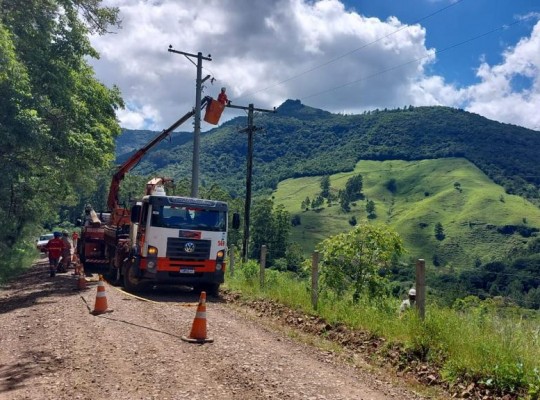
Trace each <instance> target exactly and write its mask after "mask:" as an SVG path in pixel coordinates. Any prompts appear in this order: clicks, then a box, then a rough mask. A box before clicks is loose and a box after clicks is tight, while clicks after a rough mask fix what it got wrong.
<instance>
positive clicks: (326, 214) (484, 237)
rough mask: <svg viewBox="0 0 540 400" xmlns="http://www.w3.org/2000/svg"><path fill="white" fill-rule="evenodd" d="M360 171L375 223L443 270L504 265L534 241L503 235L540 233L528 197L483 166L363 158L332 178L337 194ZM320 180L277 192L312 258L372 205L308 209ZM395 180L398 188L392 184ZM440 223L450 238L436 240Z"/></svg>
mask: <svg viewBox="0 0 540 400" xmlns="http://www.w3.org/2000/svg"><path fill="white" fill-rule="evenodd" d="M356 174H361V175H362V176H363V181H364V190H363V192H364V194H365V195H366V200H373V201H374V202H375V207H376V208H375V213H376V215H377V218H375V219H373V220H372V221H373V222H374V223H384V224H389V225H390V226H392V227H394V228H395V229H396V230H397V231H398V232H399V233H400V234H401V235H402V237H403V239H404V242H405V246H406V248H407V249H408V251H409V253H408V255H409V256H410V257H412V258H424V259H426V262H427V263H429V264H432V263H433V260H434V259H435V260H438V261H436V262H438V263H440V265H445V266H455V267H457V268H460V267H470V266H473V265H474V264H475V262H477V260H478V261H480V262H482V263H484V262H488V261H493V260H499V259H502V258H504V257H505V256H506V255H509V254H513V255H515V254H519V252H520V250H521V249H522V248H523V247H524V246H525V245H526V244H527V242H528V240H529V239H527V238H525V237H523V236H521V235H520V234H518V233H514V234H503V233H500V229H498V228H501V227H503V226H505V225H515V226H519V225H524V226H527V227H536V228H540V209H538V207H536V206H535V205H533V204H531V203H529V202H528V201H526V200H524V199H523V198H522V197H519V196H514V195H508V194H506V193H505V190H504V189H503V188H502V187H501V186H499V185H496V184H494V183H493V182H492V181H491V180H490V179H489V178H488V177H487V176H486V175H485V174H484V173H482V172H481V171H480V170H479V169H478V168H477V167H476V166H474V165H473V164H472V163H470V162H469V161H467V160H466V159H463V158H447V159H437V160H420V161H399V160H392V161H382V162H381V161H360V162H359V163H357V165H356V167H355V169H354V171H351V172H346V173H338V174H335V175H331V176H330V184H331V189H332V190H333V191H336V192H337V191H338V190H339V189H344V188H345V183H346V181H347V179H349V178H350V177H352V176H354V175H356ZM320 179H321V177H320V176H317V177H302V178H296V179H287V180H285V181H282V182H280V183H279V185H278V187H277V190H276V191H275V192H274V198H275V202H276V203H278V204H283V205H284V206H285V208H286V209H287V210H288V211H289V212H290V213H291V215H296V214H297V215H300V217H301V225H299V226H297V227H293V230H292V238H293V240H294V241H296V242H298V243H299V244H300V245H301V246H302V247H303V249H304V250H305V252H306V253H309V252H311V251H313V249H314V248H315V245H316V243H318V242H319V241H320V240H322V239H324V238H325V237H328V236H330V235H333V234H336V233H338V232H342V231H344V230H348V229H351V225H350V224H349V222H348V221H349V219H350V218H351V216H353V215H354V216H355V217H356V219H357V220H360V219H364V218H367V213H366V211H365V205H366V200H362V201H358V202H356V203H355V205H352V207H351V212H350V213H344V212H343V211H341V210H340V207H339V205H338V204H335V205H332V206H330V207H328V206H327V205H326V204H325V205H324V207H323V208H322V209H320V210H315V211H314V210H310V211H303V210H301V208H300V207H301V203H302V201H303V200H304V199H305V198H306V197H309V198H310V199H313V198H314V197H316V196H317V195H318V194H319V193H320V190H321V189H320ZM391 179H394V180H395V187H396V189H395V191H394V192H393V193H392V192H391V191H390V190H389V189H388V188H387V186H388V185H387V184H388V182H389V181H390V180H391ZM437 223H441V224H442V226H443V228H444V232H445V239H444V240H442V241H440V240H437V239H436V238H435V234H434V227H435V224H437Z"/></svg>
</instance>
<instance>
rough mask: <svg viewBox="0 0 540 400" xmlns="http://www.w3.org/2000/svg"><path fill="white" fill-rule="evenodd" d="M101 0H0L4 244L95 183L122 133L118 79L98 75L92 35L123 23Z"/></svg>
mask: <svg viewBox="0 0 540 400" xmlns="http://www.w3.org/2000/svg"><path fill="white" fill-rule="evenodd" d="M100 3H101V0H3V1H1V2H0V110H1V112H0V173H1V175H2V180H0V224H2V227H3V229H2V233H1V234H0V236H1V237H0V243H2V244H3V245H4V246H6V248H5V249H4V250H5V251H9V249H11V248H13V247H14V246H17V244H18V243H20V242H21V241H23V239H24V238H26V237H29V236H30V235H32V234H34V233H35V232H36V230H37V229H39V228H38V227H39V226H41V225H42V224H43V223H46V222H54V220H55V218H56V214H57V212H58V210H59V209H60V207H61V206H65V205H74V204H76V203H77V202H78V201H79V199H80V197H81V195H82V194H84V193H90V192H91V191H92V190H94V189H95V188H96V186H97V184H98V182H96V178H95V177H96V175H97V174H98V173H99V172H100V171H102V170H103V169H105V168H108V166H109V164H110V162H111V161H112V160H113V159H114V140H115V137H116V136H117V135H118V134H119V133H120V127H119V125H118V121H117V119H116V114H115V111H116V109H118V107H122V106H123V102H122V99H121V96H120V92H119V90H118V89H117V88H116V87H113V88H107V87H106V86H104V85H103V84H102V83H100V82H99V81H98V80H97V79H96V77H95V75H94V71H93V70H92V68H91V66H90V65H89V64H88V62H87V58H88V57H97V53H96V51H95V50H94V49H93V48H92V47H91V45H90V42H89V39H88V34H89V33H90V32H97V33H99V34H102V33H105V32H106V29H107V27H108V26H110V24H117V23H118V10H117V9H115V8H108V7H101V5H100Z"/></svg>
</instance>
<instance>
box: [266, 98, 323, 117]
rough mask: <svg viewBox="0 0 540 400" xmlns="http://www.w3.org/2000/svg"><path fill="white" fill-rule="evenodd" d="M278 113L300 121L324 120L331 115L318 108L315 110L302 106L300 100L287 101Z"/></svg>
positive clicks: (279, 108)
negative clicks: (314, 118) (308, 119)
mask: <svg viewBox="0 0 540 400" xmlns="http://www.w3.org/2000/svg"><path fill="white" fill-rule="evenodd" d="M276 112H277V114H278V115H281V116H291V117H296V118H300V119H307V118H313V117H316V118H323V117H328V116H330V115H331V113H330V112H328V111H323V110H320V109H318V108H313V107H309V106H306V105H304V104H302V102H301V101H300V100H291V99H289V100H286V101H285V102H284V103H283V104H282V105H280V106H279V107H278V108H277V109H276Z"/></svg>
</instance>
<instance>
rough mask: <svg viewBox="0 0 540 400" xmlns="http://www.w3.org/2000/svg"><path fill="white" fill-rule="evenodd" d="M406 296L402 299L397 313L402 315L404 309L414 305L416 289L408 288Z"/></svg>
mask: <svg viewBox="0 0 540 400" xmlns="http://www.w3.org/2000/svg"><path fill="white" fill-rule="evenodd" d="M408 295H409V296H408V298H407V299H405V300H403V302H402V303H401V306H400V307H399V314H400V315H403V313H404V312H405V311H407V310H408V309H409V308H412V307H414V306H415V305H416V289H414V288H412V289H410V290H409V293H408Z"/></svg>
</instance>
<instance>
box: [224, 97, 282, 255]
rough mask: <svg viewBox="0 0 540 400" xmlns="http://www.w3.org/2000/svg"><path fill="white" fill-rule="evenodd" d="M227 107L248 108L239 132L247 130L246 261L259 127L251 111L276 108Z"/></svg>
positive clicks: (229, 105) (243, 243)
mask: <svg viewBox="0 0 540 400" xmlns="http://www.w3.org/2000/svg"><path fill="white" fill-rule="evenodd" d="M227 107H230V108H237V109H239V110H248V126H247V128H246V129H242V130H241V131H240V132H247V134H248V153H247V168H246V169H247V171H246V204H245V209H244V214H245V215H244V238H243V240H242V261H244V262H246V261H247V254H248V243H249V214H250V212H251V176H252V174H253V133H254V132H255V131H257V130H259V129H261V128H257V127H256V126H254V125H253V112H254V111H262V112H276V110H275V109H274V110H263V109H260V108H255V107H253V104H250V105H249V106H248V107H242V106H233V105H232V104H230V103H229V104H228V105H227Z"/></svg>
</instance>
